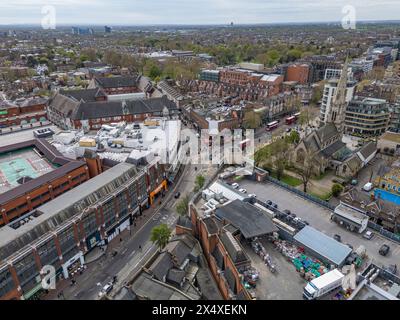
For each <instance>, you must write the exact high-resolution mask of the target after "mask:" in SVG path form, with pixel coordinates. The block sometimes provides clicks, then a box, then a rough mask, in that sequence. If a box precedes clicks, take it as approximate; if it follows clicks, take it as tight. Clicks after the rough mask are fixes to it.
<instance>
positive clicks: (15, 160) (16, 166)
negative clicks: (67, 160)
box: [0, 148, 54, 193]
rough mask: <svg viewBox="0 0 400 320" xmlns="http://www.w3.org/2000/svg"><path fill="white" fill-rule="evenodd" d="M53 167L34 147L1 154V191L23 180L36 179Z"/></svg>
mask: <svg viewBox="0 0 400 320" xmlns="http://www.w3.org/2000/svg"><path fill="white" fill-rule="evenodd" d="M53 169H54V167H53V166H52V165H51V164H50V163H49V162H48V161H47V159H46V158H44V157H42V156H41V155H40V153H39V152H38V151H37V150H36V149H34V148H27V149H22V150H18V151H13V152H9V153H7V154H3V155H1V156H0V193H3V192H6V191H8V190H11V189H13V188H15V187H17V186H19V185H20V184H21V182H22V180H25V182H26V181H27V180H30V179H35V178H37V177H40V176H42V175H44V174H46V173H48V172H50V171H52V170H53Z"/></svg>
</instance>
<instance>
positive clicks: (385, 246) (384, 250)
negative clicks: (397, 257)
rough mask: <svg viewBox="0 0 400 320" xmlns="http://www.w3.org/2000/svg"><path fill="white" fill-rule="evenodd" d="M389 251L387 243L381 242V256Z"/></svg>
mask: <svg viewBox="0 0 400 320" xmlns="http://www.w3.org/2000/svg"><path fill="white" fill-rule="evenodd" d="M389 251H390V247H389V246H388V245H387V244H383V245H382V246H381V248H380V249H379V254H380V255H381V256H386V255H387V254H388V253H389Z"/></svg>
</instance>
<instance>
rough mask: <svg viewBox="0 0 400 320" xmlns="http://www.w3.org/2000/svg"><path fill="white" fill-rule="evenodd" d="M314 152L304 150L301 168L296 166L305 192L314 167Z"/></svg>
mask: <svg viewBox="0 0 400 320" xmlns="http://www.w3.org/2000/svg"><path fill="white" fill-rule="evenodd" d="M313 159H314V154H312V153H310V152H306V153H305V155H304V162H303V166H302V167H301V168H298V170H297V171H298V174H299V175H300V177H301V181H302V182H303V191H304V192H307V190H308V185H309V183H310V180H311V177H312V175H313V172H314V169H315V162H314V161H313Z"/></svg>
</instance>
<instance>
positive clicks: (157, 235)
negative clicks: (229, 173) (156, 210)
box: [150, 224, 171, 251]
mask: <svg viewBox="0 0 400 320" xmlns="http://www.w3.org/2000/svg"><path fill="white" fill-rule="evenodd" d="M170 237H171V229H170V228H169V227H168V226H167V225H166V224H160V225H158V226H155V227H154V228H153V229H152V230H151V234H150V240H151V241H152V242H153V243H155V244H156V245H157V246H158V248H159V250H160V251H161V250H162V249H164V248H165V246H166V245H167V244H168V241H169V239H170Z"/></svg>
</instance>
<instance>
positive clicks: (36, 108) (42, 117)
mask: <svg viewBox="0 0 400 320" xmlns="http://www.w3.org/2000/svg"><path fill="white" fill-rule="evenodd" d="M46 106H47V99H45V98H41V97H36V98H29V99H26V100H24V101H22V102H20V103H11V102H8V101H1V102H0V127H2V128H4V127H10V126H19V125H24V124H28V123H34V122H43V121H46V120H47V112H46Z"/></svg>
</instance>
